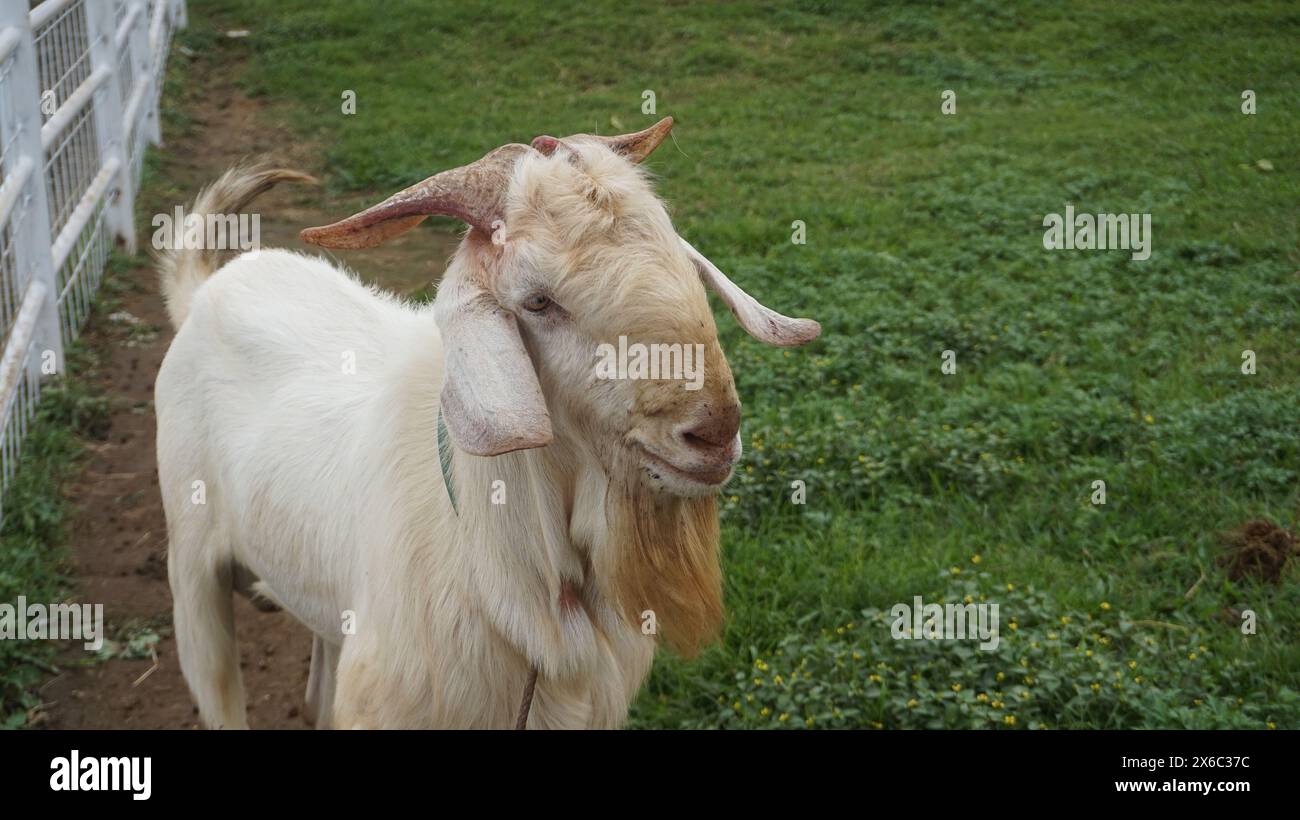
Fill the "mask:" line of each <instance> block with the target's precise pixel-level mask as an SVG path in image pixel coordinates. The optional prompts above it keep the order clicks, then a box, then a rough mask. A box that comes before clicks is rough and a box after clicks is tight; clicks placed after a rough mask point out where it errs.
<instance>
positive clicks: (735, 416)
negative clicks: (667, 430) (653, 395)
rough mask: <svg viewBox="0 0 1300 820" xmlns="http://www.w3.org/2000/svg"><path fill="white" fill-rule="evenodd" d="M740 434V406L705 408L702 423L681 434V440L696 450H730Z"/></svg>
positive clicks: (729, 405) (728, 405)
mask: <svg viewBox="0 0 1300 820" xmlns="http://www.w3.org/2000/svg"><path fill="white" fill-rule="evenodd" d="M738 432H740V405H739V404H727V405H725V406H723V407H721V408H718V407H706V409H705V417H704V419H703V420H702V421H700V422H697V423H696V424H694V425H693V426H691V427H689V428H687V429H686V430H685V431H683V432H682V434H681V436H682V440H683V441H685V442H686V443H687V444H688V445H690V446H691V447H692V448H694V449H696V450H706V451H713V450H720V449H725V448H730V447H731V445H732V442H734V441H735V440H736V433H738Z"/></svg>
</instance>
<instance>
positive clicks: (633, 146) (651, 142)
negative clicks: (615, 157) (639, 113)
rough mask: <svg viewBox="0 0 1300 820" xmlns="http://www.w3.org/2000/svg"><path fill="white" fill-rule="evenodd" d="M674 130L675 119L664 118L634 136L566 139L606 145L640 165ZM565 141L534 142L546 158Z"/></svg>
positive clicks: (589, 136)
mask: <svg viewBox="0 0 1300 820" xmlns="http://www.w3.org/2000/svg"><path fill="white" fill-rule="evenodd" d="M672 130H673V118H672V117H664V118H663V119H662V120H660V121H659V122H657V123H655V124H654V125H652V126H650V127H649V128H647V129H645V130H644V131H637V132H636V133H634V134H621V135H619V136H617V137H602V136H599V135H596V134H574V135H572V136H569V137H565V138H564V139H573V138H574V137H583V138H585V139H590V140H596V141H597V142H601V143H604V144H605V145H606V146H608V147H609V149H610V150H611V151H613V152H614V153H616V154H621V155H623V156H625V157H627V158H628V160H629V161H631V162H633V163H637V164H640V162H641V161H642V160H644V159H645V158H646V157H648V156H650V154H651V153H652V152H653V151H654V150H655V149H656V148H658V147H659V144H660V143H661V142H663V141H664V140H665V139H667V138H668V132H669V131H672ZM562 142H564V140H561V139H556V138H555V137H550V136H542V137H537V138H536V139H534V140H533V148H535V149H537V150H538V151H541V152H542V153H543V154H545V155H546V156H548V157H549V156H550V155H551V154H553V153H555V149H556V148H557V147H559V145H560V143H562Z"/></svg>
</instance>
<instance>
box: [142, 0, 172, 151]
mask: <svg viewBox="0 0 1300 820" xmlns="http://www.w3.org/2000/svg"><path fill="white" fill-rule="evenodd" d="M167 4H168V0H152V2H151V3H148V4H146V7H145V8H146V11H148V14H146V15H145V31H146V32H147V33H146V36H145V40H146V45H147V46H148V49H149V97H148V100H149V107H148V108H146V109H145V111H146V113H145V117H144V122H145V135H146V136H148V138H149V142H150V143H151V144H152V145H154V146H156V147H159V148H161V147H162V111H161V108H162V86H163V77H162V74H161V73H160V72H159V71H158V61H159V60H160V59H163V60H165V59H167V54H166V52H165V51H164V49H166V48H167V42H166V38H165V36H164V32H163V28H164V27H165V26H167V25H168V23H169V22H170V19H169V18H170V15H169V14H168V9H167ZM159 52H162V54H161V56H160V55H159Z"/></svg>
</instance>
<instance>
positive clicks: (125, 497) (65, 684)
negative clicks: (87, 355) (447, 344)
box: [33, 42, 454, 729]
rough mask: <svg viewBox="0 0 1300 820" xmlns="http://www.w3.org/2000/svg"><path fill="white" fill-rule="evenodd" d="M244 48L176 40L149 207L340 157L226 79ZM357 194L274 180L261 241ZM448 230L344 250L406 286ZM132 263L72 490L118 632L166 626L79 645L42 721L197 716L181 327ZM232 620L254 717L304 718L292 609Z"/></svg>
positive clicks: (315, 220) (143, 721)
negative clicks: (181, 489)
mask: <svg viewBox="0 0 1300 820" xmlns="http://www.w3.org/2000/svg"><path fill="white" fill-rule="evenodd" d="M245 48H246V46H244V45H243V44H241V43H237V42H225V43H221V44H220V45H219V46H218V47H217V48H216V49H215V50H214V52H213V53H210V54H199V55H194V56H193V57H187V56H185V55H182V54H179V53H174V54H173V59H176V60H187V61H192V65H191V66H189V67H188V68H186V74H187V91H186V98H187V99H186V101H185V102H184V103H182V104H181V105H180V107H181V109H182V110H183V112H184V113H185V115H186V116H187V117H188V118H189V120H190V122H189V125H188V127H185V128H184V129H183V132H181V131H176V132H175V133H173V129H168V128H165V129H164V139H165V141H166V144H165V148H164V150H163V151H162V156H161V169H160V170H161V173H160V174H159V175H158V176H159V181H157V182H154V183H153V184H151V185H149V186H148V187H147V189H146V190H145V191H143V192H142V197H143V206H144V207H143V209H142V210H143V212H144V213H145V214H148V215H152V214H154V213H159V212H164V213H170V212H171V210H172V208H173V207H174V206H175V205H177V204H181V203H186V204H188V203H189V202H190V201H192V200H193V198H194V195H195V193H197V191H198V189H199V187H201V186H202V185H204V184H206V183H207V182H210V181H211V180H213V179H215V178H216V177H217V176H218V175H219V174H220V173H221V172H222V171H223V170H225V169H226V168H228V167H229V166H231V165H233V164H234V163H236V162H237V161H239V160H240V159H243V158H245V157H255V156H263V155H268V156H270V157H272V158H273V159H275V160H276V161H279V162H283V163H285V164H287V165H289V166H290V167H295V168H299V169H302V170H306V171H309V172H312V173H315V174H317V175H318V176H322V175H327V174H328V173H329V171H328V169H322V167H321V163H322V159H321V157H322V153H321V152H320V151H319V150H317V149H316V148H315V147H314V146H311V145H308V144H304V143H301V142H300V141H297V140H296V139H295V138H294V137H293V135H292V132H291V131H290V129H289V128H288V127H287V126H286V124H285V123H284V121H283V118H282V117H281V116H280V115H278V114H277V112H276V111H275V110H274V109H273V108H271V107H269V106H268V105H267V104H265V103H263V102H261V101H257V100H253V99H250V98H249V97H247V96H246V95H244V94H243V93H242V92H241V91H240V90H239V89H238V88H237V87H236V86H235V85H234V84H233V83H232V82H230V81H229V79H228V78H230V77H231V76H232V70H237V68H238V66H239V64H240V61H241V59H242V57H243V54H244V49H245ZM218 66H219V67H220V70H216V69H217V67H218ZM175 104H176V103H175V102H174V101H173V105H175ZM359 202H360V200H355V201H348V202H342V203H338V202H333V203H332V202H330V201H328V197H326V196H325V195H324V194H323V192H321V191H320V190H317V189H311V188H307V189H304V188H298V189H278V190H275V191H272V192H271V193H270V194H267V195H266V196H264V197H263V198H262V199H260V200H259V201H258V202H257V203H256V206H255V207H256V209H257V211H258V212H259V213H260V214H261V234H262V246H263V247H289V248H294V249H299V250H307V248H306V247H305V246H304V245H302V244H301V243H300V242H298V240H297V232H298V230H299V229H301V228H303V227H307V226H310V225H319V224H325V223H327V222H332V221H334V220H335V219H338V218H341V217H343V216H346V215H348V213H350V212H351V209H352V207H353V206H355V205H357V204H358V203H359ZM152 230H153V229H152V228H151V227H150V225H149V224H148V220H147V219H146V220H145V222H144V223H143V224H140V225H137V233H138V236H139V240H140V242H141V246H142V247H144V248H147V247H148V244H149V239H150V236H151V234H152ZM453 245H454V238H452V237H450V236H448V235H445V234H438V233H436V232H434V231H430V230H418V231H413V232H412V234H411V235H409V236H408V237H406V238H404V239H402V240H398V241H395V242H393V243H391V244H389V245H387V246H385V247H384V248H382V249H377V250H375V251H370V252H365V253H363V254H341V255H340V258H342V260H343V261H344V262H346V263H347V264H348V265H349V267H351V268H352V269H354V270H357V271H360V272H363V274H364V273H374V274H378V275H375V276H374V277H373V278H374V279H375V280H376V281H379V282H380V283H381V284H385V285H387V286H389V287H391V288H392V289H394V290H397V291H400V292H409V291H412V290H415V289H417V288H419V287H421V286H423V285H425V284H427V283H428V282H430V281H433V280H435V279H436V278H437V277H438V276H439V275H440V274H441V271H442V266H443V263H444V261H445V259H446V257H447V255H448V254H449V253H450V249H451V247H452V246H453ZM122 276H123V280H119V284H120V290H121V292H120V294H119V296H118V299H119V301H120V307H119V308H117V310H116V312H115V313H113V314H111V315H109V316H105V315H102V314H103V312H102V311H101V312H100V313H99V314H97V315H96V316H95V318H93V319H92V321H91V323H90V324H89V325H88V326H87V328H86V330H85V338H86V339H87V341H88V343H89V344H90V345H92V346H93V347H94V348H95V349H96V350H98V351H100V353H101V358H102V362H101V367H100V372H99V376H98V378H99V381H100V383H101V386H102V389H103V392H104V393H105V394H106V395H107V396H109V398H110V401H111V402H112V415H111V429H110V431H109V435H108V438H107V440H105V441H103V442H99V443H96V444H95V445H94V447H93V453H92V456H91V457H90V458H89V459H88V460H87V463H86V465H85V468H84V470H83V471H82V473H81V475H80V476H79V478H78V480H77V481H76V482H75V484H74V486H72V487H71V488H70V490H69V493H68V494H69V497H70V498H71V499H72V500H73V502H74V504H75V505H76V507H77V512H76V514H75V518H74V520H73V522H72V526H71V553H72V556H73V563H74V573H75V579H76V585H77V593H78V596H79V598H80V600H82V601H85V602H89V603H102V604H103V605H104V615H105V620H106V631H107V633H108V634H109V636H110V637H115V636H116V637H120V638H129V637H131V636H133V635H135V636H138V635H148V634H151V633H152V634H156V635H159V636H160V640H159V641H158V643H157V644H156V646H155V647H154V651H156V655H157V661H156V663H155V662H154V660H152V659H151V658H150V657H144V658H136V659H127V658H122V657H114V658H112V659H110V660H106V661H102V662H95V663H88V662H87V659H88V656H89V653H86V652H84V651H80V650H75V649H74V650H69V651H68V652H67V653H66V654H65V655H64V656H63V657H62V659H61V662H60V664H59V668H60V670H61V672H60V674H58V675H55V676H53V677H52V678H51V679H50V680H49V681H48V682H47V683H46V684H45V685H44V686H43V687H42V689H41V698H42V701H43V703H44V705H43V707H42V708H41V709H40V710H39V711H38V712H37V713H36V714H35V716H34V718H33V723H34V724H35V725H38V726H46V727H51V728H60V729H68V728H91V729H108V728H136V729H158V728H163V729H181V728H196V727H197V726H198V714H197V710H196V709H195V708H194V707H193V705H192V703H191V700H190V696H189V692H188V690H187V689H186V686H185V682H184V680H183V678H182V677H181V672H180V669H179V666H178V663H177V658H176V651H175V642H174V640H173V639H172V637H171V629H170V625H171V594H170V591H169V589H168V586H167V568H166V553H167V537H166V526H165V523H164V519H163V512H162V501H161V499H160V497H159V494H158V474H157V463H156V460H155V454H154V430H155V428H154V412H153V387H154V379H155V376H156V375H157V372H158V367H159V365H160V364H161V363H162V359H163V356H164V355H165V354H166V352H167V347H168V345H169V344H170V343H171V339H172V331H171V328H170V326H169V325H168V324H167V318H166V315H165V313H164V310H163V305H162V301H161V298H160V297H159V294H158V287H157V281H156V276H155V273H154V271H153V269H152V267H151V266H150V265H149V264H147V263H146V262H144V261H143V260H142V261H141V262H140V263H139V264H137V265H135V266H134V267H133V268H132V269H131V270H130V271H129V272H127V273H126V274H123V275H122ZM236 623H237V629H238V636H239V644H240V655H241V666H242V668H243V675H244V687H245V690H246V693H247V696H248V708H249V722H250V724H251V725H252V726H253V727H255V728H304V727H305V726H306V724H305V722H304V720H303V718H302V717H301V713H302V700H303V690H304V688H305V686H306V682H307V668H308V659H309V656H310V652H311V638H310V635H309V634H308V633H307V631H306V630H305V629H303V628H302V627H301V626H300V625H298V624H297V622H296V621H294V620H293V618H291V617H290V616H289V615H287V614H285V613H282V612H276V613H262V612H258V611H257V610H256V609H254V608H253V607H252V606H251V605H249V603H248V602H247V601H245V600H244V599H243V598H242V597H240V596H236ZM144 654H146V655H147V654H148V649H147V648H146V649H144ZM150 670H152V671H150Z"/></svg>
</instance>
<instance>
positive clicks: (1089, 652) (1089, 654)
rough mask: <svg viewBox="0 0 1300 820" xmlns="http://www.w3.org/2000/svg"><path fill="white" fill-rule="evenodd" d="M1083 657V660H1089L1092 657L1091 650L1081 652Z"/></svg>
mask: <svg viewBox="0 0 1300 820" xmlns="http://www.w3.org/2000/svg"><path fill="white" fill-rule="evenodd" d="M1083 656H1084V657H1085V658H1091V657H1092V650H1091V649H1085V650H1084V651H1083Z"/></svg>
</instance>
